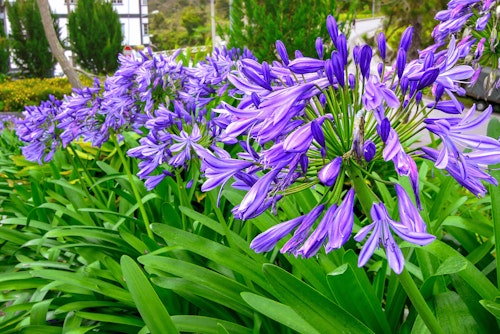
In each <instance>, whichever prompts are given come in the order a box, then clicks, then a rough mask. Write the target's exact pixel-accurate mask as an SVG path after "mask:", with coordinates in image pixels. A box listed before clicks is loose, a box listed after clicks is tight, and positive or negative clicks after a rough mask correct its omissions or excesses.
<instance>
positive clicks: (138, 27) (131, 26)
mask: <svg viewBox="0 0 500 334" xmlns="http://www.w3.org/2000/svg"><path fill="white" fill-rule="evenodd" d="M106 1H109V2H111V3H112V4H113V8H114V9H115V11H116V12H117V13H118V15H119V16H120V22H121V24H122V33H123V36H124V39H123V45H130V46H139V45H149V25H148V2H147V0H106ZM77 3H78V0H49V4H50V9H51V10H52V13H53V14H54V15H55V16H56V17H58V18H59V27H60V28H61V40H65V39H66V38H67V37H68V28H67V24H68V13H69V12H72V11H73V10H74V9H75V7H76V5H77Z"/></svg>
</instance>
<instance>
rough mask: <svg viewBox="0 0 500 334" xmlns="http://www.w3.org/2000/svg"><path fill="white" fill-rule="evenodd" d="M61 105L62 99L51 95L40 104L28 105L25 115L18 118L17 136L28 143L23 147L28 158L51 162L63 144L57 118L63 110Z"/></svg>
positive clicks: (40, 162)
mask: <svg viewBox="0 0 500 334" xmlns="http://www.w3.org/2000/svg"><path fill="white" fill-rule="evenodd" d="M61 105H62V101H60V100H57V99H56V98H55V97H54V96H52V95H51V96H50V97H49V100H47V101H44V102H42V103H41V104H40V105H39V106H27V107H26V108H25V110H24V111H23V117H22V118H20V119H19V120H17V123H16V133H17V136H18V137H19V139H20V140H22V141H24V142H26V143H28V145H26V146H23V147H22V148H21V150H22V152H23V155H24V157H25V158H26V159H27V160H30V161H37V162H38V163H39V164H43V163H45V162H49V161H50V160H52V158H53V156H54V154H55V152H56V150H57V149H58V148H59V147H60V146H61V144H62V142H61V138H60V135H59V134H60V132H61V131H60V130H58V129H57V127H56V124H57V123H56V120H55V118H56V116H57V115H58V114H59V113H60V112H61Z"/></svg>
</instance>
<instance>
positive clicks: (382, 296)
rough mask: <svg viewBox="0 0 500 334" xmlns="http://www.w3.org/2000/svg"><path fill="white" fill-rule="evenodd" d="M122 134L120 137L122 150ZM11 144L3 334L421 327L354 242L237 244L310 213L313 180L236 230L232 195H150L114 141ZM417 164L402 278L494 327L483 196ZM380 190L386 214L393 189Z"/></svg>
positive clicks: (452, 329)
mask: <svg viewBox="0 0 500 334" xmlns="http://www.w3.org/2000/svg"><path fill="white" fill-rule="evenodd" d="M135 139H136V138H135V135H133V134H130V133H125V134H124V140H123V141H122V142H121V144H119V145H121V146H120V149H121V150H123V151H125V150H126V149H127V148H129V147H131V146H132V145H134V142H135ZM19 146H20V145H19V143H18V142H16V137H15V136H13V135H12V133H11V132H10V131H4V132H3V133H2V135H1V136H0V202H1V204H2V215H3V216H4V217H3V220H2V225H1V226H0V238H1V239H2V244H1V247H0V268H2V271H3V274H2V275H1V277H0V291H2V301H1V302H0V305H1V309H2V315H1V316H0V331H2V333H17V332H22V331H24V332H30V331H31V332H36V333H60V332H64V333H66V332H74V333H85V332H92V331H98V332H103V333H118V332H119V333H138V332H141V333H146V332H147V331H150V332H151V333H175V332H176V331H178V332H188V333H214V334H215V333H237V334H240V333H241V334H251V333H291V332H297V333H305V334H314V333H330V332H332V328H335V330H334V331H333V332H342V331H343V332H353V333H354V332H359V333H370V332H376V333H399V332H407V333H410V332H425V331H426V328H425V324H424V323H423V321H422V320H421V318H420V316H419V314H418V312H417V311H416V309H415V306H414V304H413V303H411V302H410V301H408V294H407V292H406V291H405V290H404V289H403V287H402V284H401V282H400V280H401V278H400V277H399V276H397V275H395V274H394V273H392V272H390V271H388V270H387V262H386V261H384V259H383V256H384V253H383V252H376V255H375V256H374V258H373V260H372V261H371V262H370V264H369V266H368V270H365V269H363V268H358V267H357V260H358V259H357V255H356V253H357V252H359V250H358V246H357V245H356V244H355V243H352V244H348V245H346V246H345V247H344V248H342V249H339V250H336V251H334V252H331V253H329V254H325V253H324V252H320V253H319V254H318V256H317V257H315V258H310V259H302V258H295V257H293V256H287V255H282V254H279V252H277V251H276V252H271V253H269V254H266V255H262V254H256V253H254V252H253V251H252V250H251V249H250V247H249V243H250V240H251V239H252V238H253V237H254V236H255V235H256V234H257V233H259V232H260V231H264V230H266V229H268V228H269V227H271V226H273V225H275V224H277V223H278V222H280V221H283V220H286V219H287V217H291V215H293V213H294V212H296V211H297V210H303V211H307V210H310V209H311V208H312V206H313V205H314V201H312V202H311V190H310V189H306V190H304V191H303V192H301V193H298V194H297V195H296V196H292V197H287V198H286V199H285V200H284V203H283V205H282V206H281V207H280V210H279V212H278V216H277V217H276V216H273V215H271V214H270V213H264V214H263V215H262V216H259V217H257V218H254V219H251V220H249V221H247V222H245V224H244V225H243V224H242V223H241V222H240V221H238V220H234V218H232V215H231V213H230V210H231V208H232V204H234V203H239V201H241V198H242V194H241V193H240V192H238V191H236V190H226V191H224V192H223V195H222V198H221V200H220V204H219V205H217V195H218V194H217V190H214V191H212V192H209V193H205V194H203V193H201V192H200V191H199V188H197V187H196V186H194V187H192V188H190V189H187V188H186V185H185V183H184V181H183V180H182V176H181V178H180V179H179V181H178V183H177V182H175V181H174V180H173V179H168V180H167V181H165V182H162V183H161V184H160V185H159V186H158V187H157V188H155V190H154V191H151V192H148V191H146V189H145V188H144V187H143V185H142V182H140V181H139V180H138V179H137V178H136V177H135V176H134V177H133V178H132V179H130V178H129V177H127V171H126V169H125V168H124V166H125V165H127V166H130V167H131V168H132V173H135V172H136V171H137V165H136V162H135V161H133V160H131V159H127V160H126V161H125V163H123V162H122V159H121V158H120V157H119V155H118V154H117V152H118V151H117V147H116V146H114V145H113V144H112V143H106V144H105V145H104V146H103V147H102V148H101V149H97V148H94V147H92V146H91V145H90V144H86V143H82V142H80V143H77V144H73V145H71V146H69V147H68V148H67V149H66V150H64V151H59V152H57V153H56V155H55V158H54V160H53V161H52V162H51V163H50V164H47V165H43V166H39V165H38V164H35V163H30V162H27V161H26V160H24V159H23V157H22V156H21V155H20V150H19ZM419 164H420V167H419V170H420V180H421V181H422V200H423V211H422V215H423V216H424V217H425V220H426V221H427V223H428V224H429V229H430V230H431V231H432V232H433V233H434V234H436V235H438V236H440V238H441V239H442V240H438V241H435V242H434V243H433V244H431V245H429V246H426V247H422V248H414V247H411V248H410V247H408V248H405V243H403V244H402V246H403V250H404V252H405V257H406V259H407V263H406V267H407V268H408V272H409V275H411V278H412V279H413V280H415V282H416V284H417V287H418V288H419V290H420V293H421V294H422V296H423V297H424V298H425V300H426V301H427V302H428V303H429V305H431V309H432V311H433V312H434V314H435V316H436V318H437V320H438V322H439V324H440V326H441V327H442V329H443V331H444V332H445V333H456V332H457V330H458V331H460V330H461V329H466V331H467V333H494V332H498V325H497V323H496V317H498V316H499V314H500V312H499V311H498V310H499V306H498V301H497V300H496V296H497V295H498V289H497V285H496V270H495V269H496V258H495V257H494V256H493V255H492V253H493V251H494V249H495V247H496V246H495V244H496V242H495V240H496V239H497V238H495V233H497V232H495V227H494V224H493V221H492V216H491V209H492V205H491V201H490V198H489V197H485V198H484V199H482V200H479V201H478V200H477V199H475V198H473V197H472V196H471V195H470V194H468V193H467V192H465V191H464V190H462V188H461V187H460V186H459V185H458V184H457V183H456V182H454V181H453V180H451V179H450V178H449V177H446V176H445V175H443V174H441V173H440V171H433V170H431V165H432V164H431V163H429V162H424V161H419ZM191 178H192V177H186V179H191ZM195 179H197V178H195ZM401 182H402V184H403V186H409V185H406V184H405V183H404V182H403V181H401ZM133 184H134V185H133ZM195 185H196V182H195ZM198 186H199V184H198ZM134 187H135V188H136V189H137V191H138V194H139V198H140V200H141V202H142V203H143V204H144V206H145V208H146V214H147V216H148V220H149V221H151V222H154V223H153V224H152V231H153V232H154V235H153V236H152V237H148V236H147V234H146V230H145V228H144V224H143V220H144V218H143V216H142V213H140V212H139V211H140V209H139V206H138V203H137V199H136V197H135V196H134V195H133V189H134ZM381 187H382V186H381ZM380 193H381V197H382V199H383V200H384V202H385V203H387V205H388V209H389V210H390V211H394V210H395V209H396V206H395V201H394V197H393V196H394V194H391V193H390V192H389V191H388V190H387V189H383V188H381V190H380ZM391 203H392V204H391ZM357 223H359V222H357ZM355 229H359V224H356V226H355ZM284 242H285V241H280V244H279V245H278V246H280V245H283V243H284ZM278 265H279V267H278ZM332 326H334V327H332Z"/></svg>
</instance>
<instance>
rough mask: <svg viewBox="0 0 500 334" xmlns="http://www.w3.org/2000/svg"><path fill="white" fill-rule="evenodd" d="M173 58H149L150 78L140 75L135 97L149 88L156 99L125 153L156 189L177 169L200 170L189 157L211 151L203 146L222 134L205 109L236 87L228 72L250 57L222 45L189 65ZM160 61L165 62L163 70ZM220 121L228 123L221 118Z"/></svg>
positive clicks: (206, 146)
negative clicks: (142, 129)
mask: <svg viewBox="0 0 500 334" xmlns="http://www.w3.org/2000/svg"><path fill="white" fill-rule="evenodd" d="M175 56H177V54H175V55H174V56H172V57H170V58H168V61H167V58H159V59H160V60H161V61H157V62H156V63H155V62H152V61H150V63H151V65H150V66H153V65H155V66H156V67H154V70H153V69H151V68H150V67H147V68H150V73H151V78H147V76H146V75H143V76H142V79H141V85H139V86H140V87H142V86H144V87H148V88H147V89H142V90H141V93H139V96H142V95H144V94H149V93H150V92H151V94H150V95H151V96H152V97H153V101H155V102H154V103H153V107H152V108H151V109H148V114H149V116H150V117H149V119H148V120H147V121H146V123H145V128H146V130H147V133H146V135H145V136H143V137H142V138H140V139H139V146H138V147H135V148H133V149H130V150H129V151H128V155H129V156H131V157H134V158H137V159H139V160H141V162H140V163H139V169H140V170H139V173H138V176H139V177H140V178H141V179H145V180H146V181H145V185H146V187H147V188H148V189H153V188H154V187H156V186H157V185H158V184H159V183H160V182H161V181H162V180H163V179H164V178H165V177H166V176H171V175H174V174H175V173H174V172H175V170H178V171H180V170H188V171H194V170H195V169H199V167H200V166H199V164H195V165H194V166H193V167H191V160H192V158H198V157H199V155H200V154H210V152H205V150H206V149H207V148H209V147H210V146H212V145H213V144H214V143H215V141H216V139H217V138H219V134H220V130H219V126H218V123H216V122H214V121H212V114H211V113H210V112H208V109H207V108H208V106H209V105H211V106H212V107H213V106H214V105H215V106H217V105H218V104H219V102H220V100H221V99H222V97H223V96H225V94H227V93H231V92H232V90H234V88H233V87H232V86H231V85H230V84H229V82H228V80H227V76H228V74H229V72H230V71H231V69H234V68H235V67H236V61H237V60H238V59H243V58H244V59H253V55H252V54H251V53H250V52H249V51H248V50H246V49H244V50H243V52H241V51H240V50H238V49H230V50H227V49H225V48H224V49H220V50H219V49H216V50H215V51H214V54H213V55H211V56H207V57H206V59H205V60H203V61H201V62H200V63H198V64H195V65H194V66H193V67H187V66H182V65H181V63H180V62H177V61H175V60H174V58H175ZM245 57H246V58H245ZM154 59H156V58H153V60H154ZM160 65H162V66H163V68H161V70H160V69H159V68H158V67H159V66H160ZM155 77H156V79H155ZM146 79H147V80H146ZM142 82H144V83H142ZM148 96H149V95H148ZM144 103H145V105H147V102H144ZM219 123H222V124H225V123H226V122H225V121H224V120H223V119H220V120H219ZM190 181H192V179H191V178H190Z"/></svg>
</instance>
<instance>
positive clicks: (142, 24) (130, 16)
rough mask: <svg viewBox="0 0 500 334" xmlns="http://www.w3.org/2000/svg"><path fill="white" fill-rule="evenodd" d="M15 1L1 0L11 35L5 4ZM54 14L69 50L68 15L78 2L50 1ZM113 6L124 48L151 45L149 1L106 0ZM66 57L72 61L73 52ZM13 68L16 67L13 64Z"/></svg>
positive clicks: (1, 18) (2, 16)
mask: <svg viewBox="0 0 500 334" xmlns="http://www.w3.org/2000/svg"><path fill="white" fill-rule="evenodd" d="M14 1H15V0H7V1H4V0H0V21H3V24H4V29H5V33H6V35H7V36H8V35H9V33H10V23H9V20H8V19H7V16H8V13H7V10H6V7H5V6H4V3H5V2H14ZM48 1H49V5H50V9H51V11H52V13H53V14H54V15H55V16H56V17H57V18H58V20H59V22H58V23H59V28H60V31H61V35H60V37H61V41H63V44H64V45H63V46H64V47H65V48H69V43H66V42H65V41H68V37H69V36H68V14H69V13H70V12H72V11H74V10H75V8H76V6H77V3H78V0H48ZM105 1H109V2H111V3H112V4H113V8H114V9H115V11H116V12H117V13H118V16H119V17H120V22H121V25H122V33H123V42H122V44H123V46H124V47H125V46H132V47H136V46H139V47H142V46H148V45H149V44H150V40H149V22H148V3H147V0H105ZM66 56H67V57H68V58H70V59H71V52H70V51H66ZM11 66H13V68H15V65H14V64H12V65H11ZM61 73H62V72H61V70H60V67H59V65H57V66H56V75H58V74H61Z"/></svg>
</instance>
